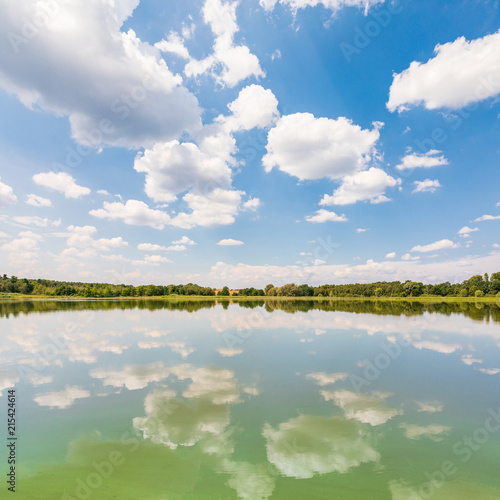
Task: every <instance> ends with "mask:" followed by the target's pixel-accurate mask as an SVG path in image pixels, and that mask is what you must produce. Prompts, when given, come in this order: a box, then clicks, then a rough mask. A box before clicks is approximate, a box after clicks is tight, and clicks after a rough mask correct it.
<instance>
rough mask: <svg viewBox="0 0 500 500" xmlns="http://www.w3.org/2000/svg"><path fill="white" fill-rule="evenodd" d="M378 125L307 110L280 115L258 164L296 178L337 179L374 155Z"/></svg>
mask: <svg viewBox="0 0 500 500" xmlns="http://www.w3.org/2000/svg"><path fill="white" fill-rule="evenodd" d="M381 126H382V124H381V123H378V122H376V123H374V126H373V129H372V130H368V129H362V128H361V127H360V126H359V125H354V124H353V123H352V121H351V120H348V119H347V118H344V117H340V118H337V119H336V120H332V119H330V118H316V117H315V116H314V115H312V114H310V113H295V114H293V115H286V116H282V117H281V118H280V119H279V120H278V122H277V124H276V126H275V127H274V128H272V129H271V130H270V131H269V134H268V141H267V145H266V150H267V153H266V155H265V156H264V157H263V159H262V163H263V165H264V167H265V169H266V172H270V171H271V170H272V169H273V168H274V167H277V168H278V169H279V170H281V171H282V172H285V173H287V174H289V175H293V176H294V177H297V178H298V179H300V180H306V179H309V180H314V179H322V178H328V179H340V178H342V177H344V176H345V175H349V174H353V173H355V172H358V171H360V170H363V169H364V168H365V167H366V166H367V164H368V162H369V161H370V160H371V159H372V157H373V156H374V155H376V151H375V144H376V142H377V141H378V139H379V137H380V133H379V129H380V127H381Z"/></svg>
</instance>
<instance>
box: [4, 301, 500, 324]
mask: <svg viewBox="0 0 500 500" xmlns="http://www.w3.org/2000/svg"><path fill="white" fill-rule="evenodd" d="M228 304H237V305H238V306H239V307H242V308H245V309H255V308H258V307H260V308H264V309H265V310H266V311H267V312H269V313H272V312H273V311H284V312H287V313H290V314H293V313H297V312H308V311H313V310H319V311H342V312H351V313H363V314H366V313H368V314H380V315H384V316H386V315H389V316H400V315H404V316H419V315H421V314H424V313H426V312H427V313H439V314H444V315H450V314H463V315H464V316H467V317H468V318H472V319H474V320H478V321H482V320H487V321H489V320H490V319H491V320H492V321H500V303H499V302H492V303H490V302H480V301H466V302H465V301H464V302H439V301H437V302H417V301H404V300H398V301H388V300H381V301H374V300H334V299H332V300H328V299H321V300H293V299H290V300H288V299H285V300H283V299H281V300H278V299H268V300H253V299H249V300H241V301H240V300H239V301H231V300H224V299H208V300H175V299H174V300H161V299H159V300H155V299H152V300H141V299H133V300H132V299H131V300H129V299H127V300H120V299H117V300H86V301H81V300H80V301H78V300H23V301H19V300H16V301H7V300H4V301H0V318H1V317H4V316H6V317H8V316H9V315H10V314H12V315H14V316H16V315H18V314H20V313H24V314H28V313H33V312H53V311H83V310H92V311H99V310H110V309H121V310H129V309H147V310H149V311H156V310H159V309H167V310H170V311H186V312H195V311H199V310H200V309H211V308H214V307H216V306H219V307H220V306H221V305H222V306H223V307H224V308H225V309H227V306H228Z"/></svg>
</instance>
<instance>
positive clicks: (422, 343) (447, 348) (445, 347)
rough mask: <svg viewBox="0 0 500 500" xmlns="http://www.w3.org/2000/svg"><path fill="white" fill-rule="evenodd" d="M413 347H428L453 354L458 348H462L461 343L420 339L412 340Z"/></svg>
mask: <svg viewBox="0 0 500 500" xmlns="http://www.w3.org/2000/svg"><path fill="white" fill-rule="evenodd" d="M410 342H411V344H412V345H413V347H416V348H417V349H428V350H430V351H436V352H440V353H441V354H451V353H453V352H455V351H456V350H459V349H462V346H461V345H460V344H446V343H444V342H437V341H434V340H418V341H413V340H412V341H410Z"/></svg>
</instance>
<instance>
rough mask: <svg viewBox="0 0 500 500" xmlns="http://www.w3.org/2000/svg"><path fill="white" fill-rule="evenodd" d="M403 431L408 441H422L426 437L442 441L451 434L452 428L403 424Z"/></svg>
mask: <svg viewBox="0 0 500 500" xmlns="http://www.w3.org/2000/svg"><path fill="white" fill-rule="evenodd" d="M399 427H400V428H401V429H403V431H404V434H405V436H406V437H407V438H408V439H414V440H415V439H420V438H423V437H426V438H428V439H431V440H432V441H442V440H443V439H444V436H446V435H448V434H449V433H450V432H451V427H448V426H446V425H436V424H434V425H426V426H421V425H414V424H406V423H402V424H400V426H399Z"/></svg>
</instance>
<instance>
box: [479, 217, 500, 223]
mask: <svg viewBox="0 0 500 500" xmlns="http://www.w3.org/2000/svg"><path fill="white" fill-rule="evenodd" d="M485 220H500V215H481V217H478V218H477V219H474V222H483V221H485Z"/></svg>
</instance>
